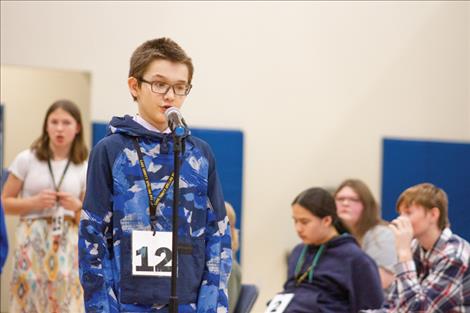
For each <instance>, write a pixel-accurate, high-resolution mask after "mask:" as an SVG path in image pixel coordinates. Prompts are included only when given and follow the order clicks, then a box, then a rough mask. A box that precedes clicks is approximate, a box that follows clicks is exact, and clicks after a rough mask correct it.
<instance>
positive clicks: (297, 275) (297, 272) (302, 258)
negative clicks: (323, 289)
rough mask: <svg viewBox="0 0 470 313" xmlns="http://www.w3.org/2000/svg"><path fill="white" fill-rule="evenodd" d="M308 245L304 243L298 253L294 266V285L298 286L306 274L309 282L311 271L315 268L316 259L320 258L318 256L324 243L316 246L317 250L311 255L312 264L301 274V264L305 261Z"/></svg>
mask: <svg viewBox="0 0 470 313" xmlns="http://www.w3.org/2000/svg"><path fill="white" fill-rule="evenodd" d="M307 250H308V246H307V245H305V246H304V248H303V249H302V253H301V254H300V257H299V259H298V260H297V265H296V266H295V280H296V286H299V285H300V284H301V283H302V282H303V281H304V280H305V278H306V277H307V275H308V282H309V283H311V282H312V279H313V271H314V269H315V266H317V264H318V260H319V259H320V256H321V255H322V253H323V251H324V250H325V245H324V244H323V245H321V246H320V248H318V250H317V252H316V253H315V256H314V257H313V261H312V264H311V265H310V266H309V267H308V268H307V270H306V271H305V272H304V273H303V274H301V271H302V266H303V265H304V262H305V254H306V253H307Z"/></svg>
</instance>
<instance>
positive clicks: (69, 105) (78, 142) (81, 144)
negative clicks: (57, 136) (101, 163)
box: [31, 100, 88, 164]
mask: <svg viewBox="0 0 470 313" xmlns="http://www.w3.org/2000/svg"><path fill="white" fill-rule="evenodd" d="M57 109H62V110H64V111H66V112H67V113H69V114H70V115H71V116H72V117H73V119H74V120H75V121H76V122H77V124H78V125H79V126H80V131H79V132H78V134H76V135H75V139H74V140H73V142H72V147H71V149H70V160H71V161H72V162H73V163H74V164H81V163H83V162H84V161H85V160H86V159H87V158H88V148H87V147H86V145H85V141H84V140H83V125H82V116H81V114H80V109H79V108H78V106H77V105H76V104H75V103H73V102H72V101H70V100H58V101H56V102H54V103H53V104H52V105H51V106H50V107H49V109H47V112H46V117H45V118H44V123H43V125H42V134H41V136H40V137H39V138H38V139H36V140H35V141H34V142H33V143H32V145H31V149H32V150H33V151H34V153H35V154H36V157H37V158H38V160H40V161H47V160H48V159H49V158H51V157H52V151H51V148H50V147H49V135H48V134H47V119H48V118H49V115H51V113H52V112H54V111H55V110H57Z"/></svg>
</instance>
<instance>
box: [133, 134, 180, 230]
mask: <svg viewBox="0 0 470 313" xmlns="http://www.w3.org/2000/svg"><path fill="white" fill-rule="evenodd" d="M133 143H134V147H135V150H136V151H137V156H138V157H139V165H140V169H141V170H142V175H143V176H144V181H145V187H146V189H147V194H148V196H149V208H150V221H151V223H150V224H151V226H152V230H153V231H154V232H155V224H156V222H157V215H156V213H157V206H158V204H159V203H160V201H161V200H162V198H163V196H164V195H165V193H166V192H167V191H168V188H170V186H171V184H172V183H173V180H174V179H175V172H172V173H171V175H170V177H169V178H168V180H167V181H166V183H165V185H164V186H163V188H162V190H161V191H160V193H159V194H158V196H157V199H155V200H154V198H153V193H152V185H151V184H150V179H149V175H148V172H147V168H146V167H145V162H144V157H143V156H142V151H140V145H139V142H138V141H137V138H134V140H133Z"/></svg>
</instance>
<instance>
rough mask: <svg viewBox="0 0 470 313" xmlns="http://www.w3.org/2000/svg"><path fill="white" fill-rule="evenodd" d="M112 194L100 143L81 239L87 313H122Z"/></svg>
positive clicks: (90, 171)
mask: <svg viewBox="0 0 470 313" xmlns="http://www.w3.org/2000/svg"><path fill="white" fill-rule="evenodd" d="M112 194H113V177H112V163H111V160H110V156H109V154H108V151H107V149H106V145H105V144H104V142H103V141H101V142H100V143H98V144H97V145H96V146H95V147H94V148H93V150H92V152H91V155H90V159H89V166H88V173H87V188H86V193H85V200H84V203H83V211H82V217H81V221H80V229H79V240H78V249H79V252H78V253H79V271H80V281H81V284H82V287H83V291H84V298H85V309H86V312H106V313H108V312H119V309H118V304H117V301H116V293H115V291H114V290H113V285H114V278H113V277H114V276H113V271H112V264H111V256H112V251H113V250H112V242H110V241H111V238H112V223H111V220H112V214H113V213H112V212H113V211H112V208H113V202H112Z"/></svg>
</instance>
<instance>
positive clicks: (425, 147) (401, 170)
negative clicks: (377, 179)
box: [381, 138, 470, 241]
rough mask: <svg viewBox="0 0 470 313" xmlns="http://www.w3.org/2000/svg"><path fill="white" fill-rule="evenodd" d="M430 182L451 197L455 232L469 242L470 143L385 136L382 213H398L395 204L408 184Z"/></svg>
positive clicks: (451, 212)
mask: <svg viewBox="0 0 470 313" xmlns="http://www.w3.org/2000/svg"><path fill="white" fill-rule="evenodd" d="M423 182H429V183H432V184H434V185H436V186H438V187H440V188H442V189H444V190H445V191H446V193H447V196H448V198H449V220H450V223H451V229H452V231H453V232H454V233H456V234H458V235H459V236H461V237H463V238H465V239H466V240H468V241H470V227H469V225H470V143H468V142H443V141H418V140H402V139H393V138H385V139H384V140H383V163H382V202H381V204H382V215H383V217H384V219H386V220H388V221H390V220H392V219H393V218H395V217H396V216H397V213H396V209H395V204H396V201H397V199H398V197H399V195H400V194H401V193H402V192H403V191H404V190H405V189H406V188H408V187H410V186H413V185H415V184H419V183H423Z"/></svg>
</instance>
